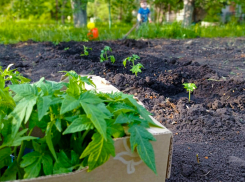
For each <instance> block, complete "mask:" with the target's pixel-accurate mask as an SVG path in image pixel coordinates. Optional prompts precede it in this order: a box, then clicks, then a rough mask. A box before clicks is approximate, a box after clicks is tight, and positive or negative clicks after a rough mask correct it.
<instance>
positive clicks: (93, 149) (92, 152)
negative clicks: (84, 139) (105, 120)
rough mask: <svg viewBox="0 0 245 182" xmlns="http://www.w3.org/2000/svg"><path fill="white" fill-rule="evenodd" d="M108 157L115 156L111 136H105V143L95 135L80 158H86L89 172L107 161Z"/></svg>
mask: <svg viewBox="0 0 245 182" xmlns="http://www.w3.org/2000/svg"><path fill="white" fill-rule="evenodd" d="M110 155H112V156H115V147H114V141H113V140H112V138H111V136H110V135H109V134H107V141H106V140H105V139H104V138H103V137H101V135H100V134H99V133H95V134H94V135H93V137H92V142H90V143H89V145H88V146H87V148H86V149H85V150H84V152H83V153H82V155H81V156H80V159H81V158H85V157H86V156H89V158H88V166H89V171H92V170H93V169H95V168H96V167H98V166H100V165H102V164H104V163H105V162H106V161H108V160H109V158H110Z"/></svg>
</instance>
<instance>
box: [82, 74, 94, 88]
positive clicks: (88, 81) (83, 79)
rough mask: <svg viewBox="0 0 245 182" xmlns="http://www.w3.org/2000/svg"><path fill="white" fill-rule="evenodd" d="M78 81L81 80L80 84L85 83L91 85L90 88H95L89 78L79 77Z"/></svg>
mask: <svg viewBox="0 0 245 182" xmlns="http://www.w3.org/2000/svg"><path fill="white" fill-rule="evenodd" d="M80 80H81V81H82V82H84V83H87V84H88V85H91V86H93V87H94V88H96V85H95V84H94V82H93V81H92V80H91V79H90V78H88V77H87V76H83V77H81V78H80Z"/></svg>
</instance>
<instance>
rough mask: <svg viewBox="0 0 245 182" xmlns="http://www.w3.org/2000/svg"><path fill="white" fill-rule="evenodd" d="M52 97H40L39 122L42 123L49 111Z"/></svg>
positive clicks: (38, 104) (38, 102)
mask: <svg viewBox="0 0 245 182" xmlns="http://www.w3.org/2000/svg"><path fill="white" fill-rule="evenodd" d="M51 102H52V100H51V96H50V95H48V96H44V97H39V98H38V100H37V110H38V120H39V121H40V120H41V119H42V118H43V116H44V115H45V114H46V112H47V111H48V109H49V106H50V104H51Z"/></svg>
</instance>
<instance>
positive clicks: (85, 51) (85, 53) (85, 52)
mask: <svg viewBox="0 0 245 182" xmlns="http://www.w3.org/2000/svg"><path fill="white" fill-rule="evenodd" d="M83 49H84V54H80V56H88V49H90V50H92V48H89V47H86V46H85V45H84V46H83Z"/></svg>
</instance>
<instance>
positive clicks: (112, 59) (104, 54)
mask: <svg viewBox="0 0 245 182" xmlns="http://www.w3.org/2000/svg"><path fill="white" fill-rule="evenodd" d="M108 51H110V52H111V51H112V49H111V48H110V47H109V46H105V47H104V49H103V50H101V54H100V62H104V61H107V60H109V58H110V60H111V62H112V63H115V61H116V59H115V57H114V56H113V55H111V56H108V55H107V52H108ZM104 56H105V57H104Z"/></svg>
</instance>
